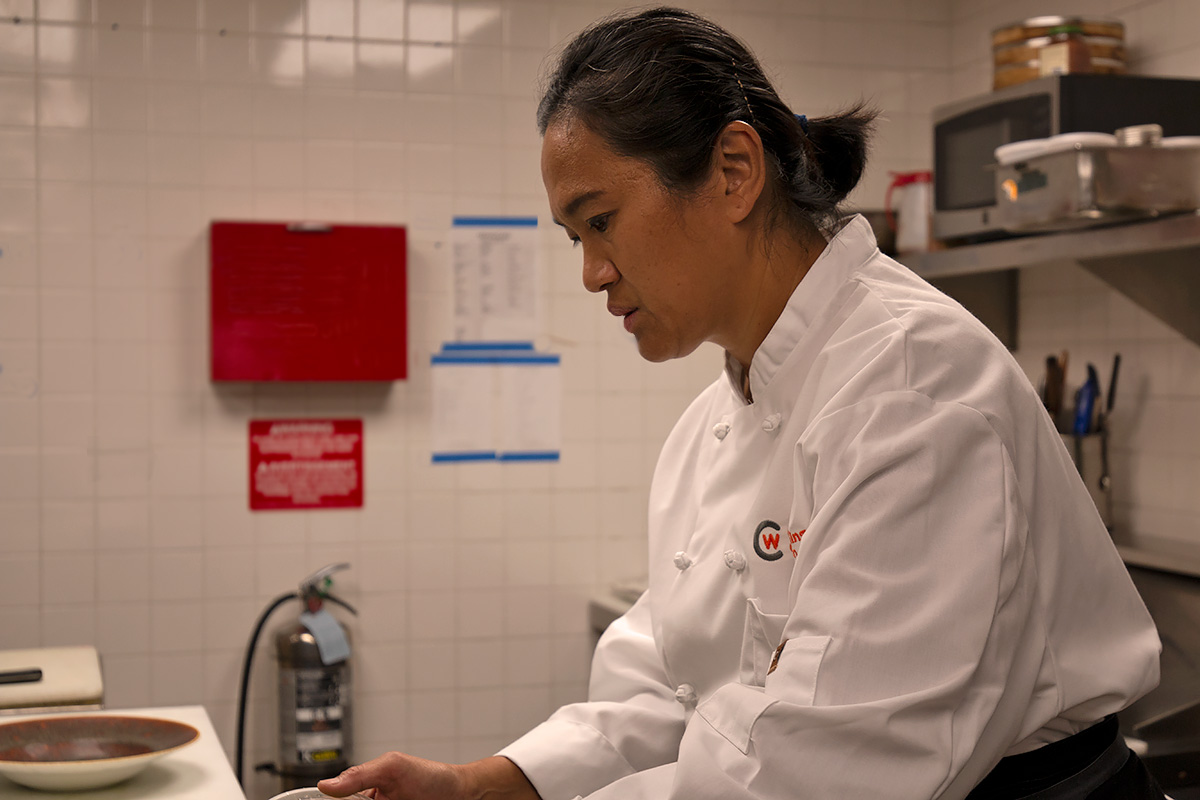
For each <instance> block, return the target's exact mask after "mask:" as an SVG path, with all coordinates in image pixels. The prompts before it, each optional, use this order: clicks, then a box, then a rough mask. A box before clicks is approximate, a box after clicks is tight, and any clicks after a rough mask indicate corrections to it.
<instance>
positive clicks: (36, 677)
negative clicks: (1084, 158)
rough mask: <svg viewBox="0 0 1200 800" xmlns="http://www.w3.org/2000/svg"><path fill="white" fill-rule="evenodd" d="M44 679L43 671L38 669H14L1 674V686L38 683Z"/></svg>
mask: <svg viewBox="0 0 1200 800" xmlns="http://www.w3.org/2000/svg"><path fill="white" fill-rule="evenodd" d="M41 679H42V671H41V670H40V669H37V668H36V667H34V668H30V669H13V670H8V671H7V672H0V684H3V683H37V682H38V681H40V680H41Z"/></svg>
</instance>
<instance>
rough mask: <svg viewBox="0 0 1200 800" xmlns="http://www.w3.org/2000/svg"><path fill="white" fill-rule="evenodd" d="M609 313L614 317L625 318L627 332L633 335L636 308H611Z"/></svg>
mask: <svg viewBox="0 0 1200 800" xmlns="http://www.w3.org/2000/svg"><path fill="white" fill-rule="evenodd" d="M608 313H610V314H612V315H613V316H614V317H624V318H625V330H627V331H629V332H630V333H633V318H634V315H635V314H637V309H636V308H631V307H629V306H609V307H608Z"/></svg>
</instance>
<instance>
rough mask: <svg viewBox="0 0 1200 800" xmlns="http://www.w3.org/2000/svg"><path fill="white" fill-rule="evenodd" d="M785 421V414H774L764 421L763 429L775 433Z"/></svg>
mask: <svg viewBox="0 0 1200 800" xmlns="http://www.w3.org/2000/svg"><path fill="white" fill-rule="evenodd" d="M782 421H783V414H772V415H770V416H769V417H767V418H766V419H764V420H763V421H762V429H763V430H764V431H768V432H769V431H773V430H775V429H776V428H778V427H779V423H780V422H782Z"/></svg>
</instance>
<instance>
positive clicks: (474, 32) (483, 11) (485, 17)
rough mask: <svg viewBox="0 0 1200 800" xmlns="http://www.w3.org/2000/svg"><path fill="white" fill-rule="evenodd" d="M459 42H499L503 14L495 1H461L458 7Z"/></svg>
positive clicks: (501, 35) (502, 37)
mask: <svg viewBox="0 0 1200 800" xmlns="http://www.w3.org/2000/svg"><path fill="white" fill-rule="evenodd" d="M456 41H458V43H459V44H497V45H498V44H501V43H503V41H504V26H503V16H502V15H501V13H500V6H499V4H496V3H463V4H462V5H461V6H459V8H458V38H457V40H456Z"/></svg>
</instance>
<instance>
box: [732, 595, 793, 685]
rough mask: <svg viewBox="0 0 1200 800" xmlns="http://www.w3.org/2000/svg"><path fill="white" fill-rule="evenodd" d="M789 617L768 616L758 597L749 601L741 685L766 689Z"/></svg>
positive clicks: (740, 677) (780, 615)
mask: <svg viewBox="0 0 1200 800" xmlns="http://www.w3.org/2000/svg"><path fill="white" fill-rule="evenodd" d="M787 618H788V615H787V614H768V613H766V612H765V611H763V610H762V606H761V604H760V602H759V600H758V598H751V599H749V600H747V601H746V624H745V628H744V629H743V631H742V659H741V666H740V669H739V672H738V682H739V683H742V684H744V685H746V686H765V685H766V682H767V670H768V669H770V667H771V658H772V657H773V656H774V655H775V648H776V647H778V646H779V641H780V639H782V638H783V626H784V625H785V624H786V623H787Z"/></svg>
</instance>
